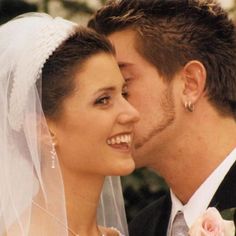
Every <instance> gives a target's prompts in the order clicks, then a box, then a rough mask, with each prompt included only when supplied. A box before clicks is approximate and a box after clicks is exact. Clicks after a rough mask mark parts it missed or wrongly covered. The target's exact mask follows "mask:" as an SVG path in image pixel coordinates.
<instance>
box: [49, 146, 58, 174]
mask: <svg viewBox="0 0 236 236" xmlns="http://www.w3.org/2000/svg"><path fill="white" fill-rule="evenodd" d="M55 146H56V144H55V142H52V150H51V151H50V153H51V168H52V169H54V168H55V164H56V155H57V153H56V149H55Z"/></svg>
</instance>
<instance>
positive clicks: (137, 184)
mask: <svg viewBox="0 0 236 236" xmlns="http://www.w3.org/2000/svg"><path fill="white" fill-rule="evenodd" d="M121 180H122V186H123V190H124V191H123V192H124V198H125V207H126V214H127V220H128V221H130V220H131V219H133V218H134V216H135V215H137V213H138V212H139V211H140V210H141V209H142V208H144V207H145V206H147V205H148V204H150V203H151V202H153V201H155V200H156V199H158V198H159V197H160V196H161V195H163V194H165V193H166V191H167V190H168V188H167V185H166V183H165V181H164V179H162V178H161V177H160V176H159V175H158V174H157V173H156V172H154V171H152V170H148V169H146V168H142V169H138V170H135V171H134V172H133V173H132V174H131V175H129V176H125V177H122V178H121Z"/></svg>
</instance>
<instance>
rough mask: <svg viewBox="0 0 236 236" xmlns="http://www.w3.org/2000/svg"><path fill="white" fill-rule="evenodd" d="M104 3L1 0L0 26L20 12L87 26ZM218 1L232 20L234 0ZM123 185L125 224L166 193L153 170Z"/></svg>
mask: <svg viewBox="0 0 236 236" xmlns="http://www.w3.org/2000/svg"><path fill="white" fill-rule="evenodd" d="M105 2H106V0H0V24H2V23H4V22H6V21H8V20H10V19H11V18H13V17H15V16H17V15H19V14H22V13H25V12H31V11H39V12H47V13H49V14H51V15H52V16H62V17H64V18H66V19H69V20H72V21H75V22H77V23H79V24H82V25H86V23H87V21H88V19H89V18H90V17H91V15H92V14H93V13H94V12H95V11H96V10H97V9H98V8H99V7H101V6H102V5H103V4H104V3H105ZM220 2H221V3H222V5H223V7H224V8H226V9H227V11H229V13H230V16H231V17H232V18H233V20H235V17H236V0H221V1H220ZM122 185H123V189H124V198H125V205H126V212H127V218H128V221H130V220H131V219H132V218H133V217H134V216H135V215H136V214H137V212H138V211H140V210H141V209H142V208H143V207H145V206H146V205H148V204H149V203H151V202H152V201H153V200H155V199H157V198H158V197H159V196H160V195H162V194H164V193H165V191H166V190H167V186H166V184H165V182H164V180H163V179H162V178H161V177H159V176H158V174H157V173H155V172H154V171H152V170H148V169H145V168H143V169H139V170H136V171H135V172H134V173H133V174H131V175H129V176H126V177H122Z"/></svg>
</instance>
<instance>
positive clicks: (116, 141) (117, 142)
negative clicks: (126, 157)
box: [106, 132, 132, 152]
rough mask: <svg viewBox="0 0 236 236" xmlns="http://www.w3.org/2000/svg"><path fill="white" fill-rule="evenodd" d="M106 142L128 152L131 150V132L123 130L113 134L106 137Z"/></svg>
mask: <svg viewBox="0 0 236 236" xmlns="http://www.w3.org/2000/svg"><path fill="white" fill-rule="evenodd" d="M106 142H107V144H108V145H109V146H110V147H112V148H114V149H117V150H119V151H122V152H130V151H131V142H132V133H131V132H125V133H119V134H116V135H113V136H112V137H110V138H108V139H107V141H106Z"/></svg>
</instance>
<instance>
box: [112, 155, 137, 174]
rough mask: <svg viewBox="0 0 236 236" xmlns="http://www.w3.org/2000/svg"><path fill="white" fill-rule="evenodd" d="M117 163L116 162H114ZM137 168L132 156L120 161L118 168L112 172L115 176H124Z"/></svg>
mask: <svg viewBox="0 0 236 236" xmlns="http://www.w3.org/2000/svg"><path fill="white" fill-rule="evenodd" d="M114 163H115V162H114ZM134 170H135V163H134V160H133V159H132V158H130V159H129V160H125V161H122V162H120V163H117V165H116V168H115V169H114V173H113V174H111V175H113V176H115V175H117V176H119V175H120V176H124V175H129V174H131V173H132V172H133V171H134Z"/></svg>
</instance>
